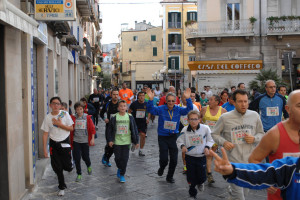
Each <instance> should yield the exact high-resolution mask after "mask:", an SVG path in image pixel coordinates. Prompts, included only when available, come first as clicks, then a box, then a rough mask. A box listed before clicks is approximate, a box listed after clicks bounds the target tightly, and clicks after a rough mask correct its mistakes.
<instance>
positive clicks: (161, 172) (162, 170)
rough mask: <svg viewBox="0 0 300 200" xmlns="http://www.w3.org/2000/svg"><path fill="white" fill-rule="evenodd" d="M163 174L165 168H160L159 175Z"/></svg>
mask: <svg viewBox="0 0 300 200" xmlns="http://www.w3.org/2000/svg"><path fill="white" fill-rule="evenodd" d="M163 174H164V169H162V168H159V169H158V171H157V175H158V176H162V175H163Z"/></svg>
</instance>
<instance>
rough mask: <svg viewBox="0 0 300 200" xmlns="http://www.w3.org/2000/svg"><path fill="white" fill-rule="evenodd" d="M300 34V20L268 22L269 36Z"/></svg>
mask: <svg viewBox="0 0 300 200" xmlns="http://www.w3.org/2000/svg"><path fill="white" fill-rule="evenodd" d="M295 34H300V20H299V19H297V20H285V21H283V20H278V21H269V20H268V35H295Z"/></svg>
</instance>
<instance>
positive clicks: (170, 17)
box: [168, 12, 172, 22]
mask: <svg viewBox="0 0 300 200" xmlns="http://www.w3.org/2000/svg"><path fill="white" fill-rule="evenodd" d="M168 22H172V13H170V12H169V13H168Z"/></svg>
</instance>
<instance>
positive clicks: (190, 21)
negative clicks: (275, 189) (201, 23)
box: [184, 20, 196, 26]
mask: <svg viewBox="0 0 300 200" xmlns="http://www.w3.org/2000/svg"><path fill="white" fill-rule="evenodd" d="M193 23H196V21H195V20H188V21H186V22H185V23H184V24H185V26H188V25H192V24H193Z"/></svg>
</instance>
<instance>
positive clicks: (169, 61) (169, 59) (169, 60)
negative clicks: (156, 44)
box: [168, 57, 171, 69]
mask: <svg viewBox="0 0 300 200" xmlns="http://www.w3.org/2000/svg"><path fill="white" fill-rule="evenodd" d="M168 69H171V57H169V58H168Z"/></svg>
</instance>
